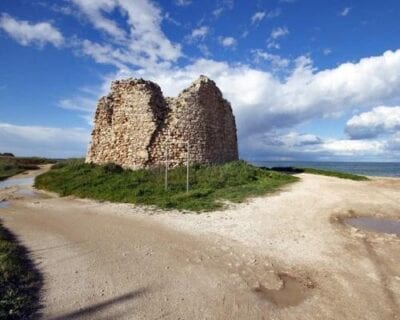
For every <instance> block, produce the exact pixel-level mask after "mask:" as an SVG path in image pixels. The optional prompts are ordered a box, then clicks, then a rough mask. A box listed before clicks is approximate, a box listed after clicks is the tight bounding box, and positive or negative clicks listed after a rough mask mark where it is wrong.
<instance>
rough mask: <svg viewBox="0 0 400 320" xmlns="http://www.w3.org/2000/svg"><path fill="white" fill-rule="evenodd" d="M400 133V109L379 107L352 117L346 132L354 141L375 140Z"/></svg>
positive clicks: (396, 107) (397, 107)
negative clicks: (382, 136) (381, 136)
mask: <svg viewBox="0 0 400 320" xmlns="http://www.w3.org/2000/svg"><path fill="white" fill-rule="evenodd" d="M398 131H400V107H399V106H395V107H387V106H379V107H375V108H373V109H372V110H371V111H368V112H363V113H361V114H359V115H356V116H354V117H352V118H351V119H350V120H349V121H347V124H346V132H347V133H348V134H349V136H350V137H351V138H353V139H367V138H375V137H378V136H380V135H383V134H388V133H389V134H390V133H394V132H398Z"/></svg>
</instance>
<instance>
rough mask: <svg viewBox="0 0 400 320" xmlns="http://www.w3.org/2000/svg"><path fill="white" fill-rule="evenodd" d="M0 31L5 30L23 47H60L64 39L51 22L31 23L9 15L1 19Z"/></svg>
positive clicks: (2, 16) (4, 15) (3, 15)
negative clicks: (31, 45) (47, 45)
mask: <svg viewBox="0 0 400 320" xmlns="http://www.w3.org/2000/svg"><path fill="white" fill-rule="evenodd" d="M0 29H3V31H5V32H6V33H7V34H8V35H9V36H10V37H12V38H13V39H14V40H16V41H17V42H18V43H20V44H21V45H23V46H27V45H30V44H36V45H38V46H44V45H45V44H47V43H50V44H52V45H54V46H55V47H60V46H61V45H62V44H63V42H64V37H63V35H62V34H61V32H60V31H58V30H57V29H56V28H55V27H53V26H52V25H51V24H50V23H49V22H38V23H31V22H29V21H25V20H17V19H15V18H13V17H11V16H9V15H7V14H2V15H1V17H0Z"/></svg>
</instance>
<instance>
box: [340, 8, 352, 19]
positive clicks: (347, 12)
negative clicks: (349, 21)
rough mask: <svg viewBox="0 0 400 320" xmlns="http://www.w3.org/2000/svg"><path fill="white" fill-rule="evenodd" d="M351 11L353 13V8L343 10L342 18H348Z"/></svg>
mask: <svg viewBox="0 0 400 320" xmlns="http://www.w3.org/2000/svg"><path fill="white" fill-rule="evenodd" d="M350 11H351V7H346V8H343V10H342V11H340V15H341V16H342V17H346V16H347V15H348V14H349V13H350Z"/></svg>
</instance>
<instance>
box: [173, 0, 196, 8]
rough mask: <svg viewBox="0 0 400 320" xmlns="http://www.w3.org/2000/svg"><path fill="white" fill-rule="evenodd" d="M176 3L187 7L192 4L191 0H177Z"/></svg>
mask: <svg viewBox="0 0 400 320" xmlns="http://www.w3.org/2000/svg"><path fill="white" fill-rule="evenodd" d="M175 4H176V5H177V6H180V7H186V6H188V5H190V4H192V1H191V0H175Z"/></svg>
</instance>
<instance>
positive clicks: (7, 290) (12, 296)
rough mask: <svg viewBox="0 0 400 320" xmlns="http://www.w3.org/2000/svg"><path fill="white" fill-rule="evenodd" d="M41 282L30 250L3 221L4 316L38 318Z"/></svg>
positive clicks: (0, 280)
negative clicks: (25, 247) (31, 258)
mask: <svg viewBox="0 0 400 320" xmlns="http://www.w3.org/2000/svg"><path fill="white" fill-rule="evenodd" d="M41 284H42V279H41V276H40V274H39V273H38V272H37V270H36V269H35V268H34V266H33V264H32V262H31V261H30V260H29V259H28V255H27V252H26V250H25V249H24V248H23V247H22V246H20V245H19V244H18V242H17V240H16V239H15V237H14V236H13V235H12V234H11V233H10V232H9V231H8V230H7V229H6V228H4V227H3V226H2V225H1V223H0V319H10V320H12V319H32V318H34V317H35V316H36V312H37V310H38V308H39V290H40V287H41Z"/></svg>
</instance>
